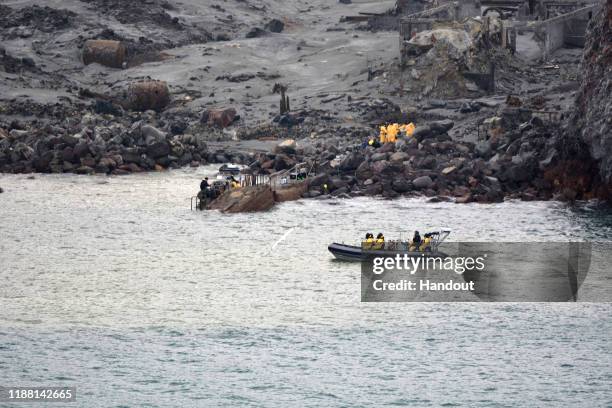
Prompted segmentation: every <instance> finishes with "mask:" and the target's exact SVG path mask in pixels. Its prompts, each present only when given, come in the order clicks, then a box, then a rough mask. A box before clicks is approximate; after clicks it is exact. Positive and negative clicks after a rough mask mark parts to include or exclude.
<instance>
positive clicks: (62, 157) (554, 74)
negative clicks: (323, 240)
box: [0, 1, 612, 203]
mask: <svg viewBox="0 0 612 408" xmlns="http://www.w3.org/2000/svg"><path fill="white" fill-rule="evenodd" d="M91 3H97V2H96V1H93V2H92V1H88V2H84V5H83V6H82V7H78V8H75V9H74V11H70V12H69V13H65V15H64V17H62V16H61V15H60V14H61V13H59V14H58V11H57V10H55V9H53V8H49V7H45V8H41V7H36V6H34V7H30V8H27V7H26V8H23V9H19V10H17V9H12V8H9V7H8V6H2V7H3V8H4V9H5V11H6V13H8V14H6V15H10V16H13V17H14V19H13V20H14V21H13V20H11V21H9V20H6V21H5V20H1V21H0V23H2V24H1V25H2V27H0V28H2V31H1V32H0V33H1V35H2V38H3V39H4V40H6V41H7V42H6V44H7V47H9V48H7V49H4V48H2V49H0V68H3V71H4V74H5V76H6V78H7V79H6V81H5V82H4V83H3V87H5V88H6V89H7V94H8V93H10V94H12V95H16V94H21V93H23V94H24V95H25V97H22V96H21V95H20V96H16V97H12V98H2V99H0V172H2V173H32V172H39V173H75V174H84V175H87V174H96V173H97V174H108V175H127V174H131V173H138V172H143V171H162V170H165V169H176V168H180V167H185V166H192V167H197V166H199V165H203V164H209V163H230V162H231V163H237V164H243V165H247V166H249V167H250V169H251V171H252V172H253V173H254V174H272V173H274V172H278V171H280V170H285V169H289V168H291V167H293V166H294V165H295V164H297V163H302V162H308V163H311V164H312V165H314V166H315V168H316V169H317V173H318V174H317V176H316V177H315V178H314V179H312V180H310V189H309V191H307V192H306V193H305V194H304V197H311V198H313V197H318V196H321V195H326V194H331V195H332V196H337V197H354V196H363V195H367V196H382V197H386V198H394V197H398V196H400V195H424V196H427V197H431V199H432V200H434V201H435V200H454V201H455V202H457V203H468V202H480V203H490V202H499V201H503V200H504V199H506V198H515V199H523V200H550V199H559V200H575V199H589V198H607V197H609V191H610V189H609V188H608V186H609V183H610V176H609V175H610V174H612V172H610V171H609V167H610V166H609V162H610V161H609V160H608V159H607V157H608V156H607V153H608V152H609V149H608V148H607V147H606V146H608V144H607V140H608V139H609V137H610V128H611V126H610V121H609V118H608V119H605V116H606V115H605V112H607V111H609V107H610V103H611V102H610V99H611V98H610V92H609V82H606V81H609V79H610V62H609V50H610V45H609V34H608V33H609V30H610V28H609V27H610V18H609V12H603V13H602V14H601V16H599V18H598V19H597V20H596V21H595V22H594V24H592V27H591V28H590V37H589V42H588V44H587V48H586V49H585V55H584V58H583V61H582V64H583V65H582V67H583V68H582V69H583V70H585V71H586V72H587V75H586V76H585V77H583V78H582V84H581V86H579V84H578V83H577V82H576V81H575V79H576V78H581V77H580V69H581V68H580V65H579V63H578V62H579V61H578V53H575V52H573V53H572V52H570V53H569V54H568V55H566V56H563V55H562V56H560V57H558V59H556V60H555V61H553V63H554V64H557V65H554V64H553V65H551V62H547V61H544V62H542V63H540V64H539V65H538V64H535V65H531V66H525V65H522V64H523V63H521V62H520V61H518V60H517V59H516V58H515V57H513V56H512V55H510V54H509V53H508V52H506V51H501V50H495V49H493V51H491V52H489V53H488V54H484V51H483V50H484V49H483V48H480V47H482V46H483V45H482V44H483V38H481V36H480V35H476V37H474V39H473V40H472V39H470V38H468V39H466V41H467V42H470V44H471V42H472V41H473V42H474V43H473V44H471V45H470V46H469V47H468V48H467V49H468V50H469V51H465V50H463V49H462V48H457V49H454V48H452V47H451V49H450V50H449V49H448V47H447V46H440V47H439V49H438V48H436V47H438V45H436V44H440V43H442V42H439V43H435V42H434V44H429V45H427V47H428V48H427V49H432V47H433V49H432V52H433V51H435V53H433V54H432V55H435V56H437V58H443V59H444V61H446V63H448V64H449V67H451V68H453V69H455V70H458V69H459V67H460V66H461V64H463V62H462V61H463V59H465V58H469V57H470V55H468V54H466V53H469V52H473V53H474V55H472V57H478V58H479V59H482V58H484V57H485V56H487V55H488V57H490V58H496V59H498V60H499V62H501V63H503V64H502V65H503V66H502V67H501V69H500V73H499V83H500V89H501V90H502V91H500V92H498V93H496V94H493V95H486V93H485V92H484V91H482V90H473V89H471V86H469V84H467V83H463V82H462V83H461V84H462V87H464V88H465V89H464V88H462V90H461V92H464V93H465V92H467V93H469V95H464V96H463V97H461V95H459V96H457V95H454V96H453V97H452V98H451V97H448V98H444V97H439V98H438V99H436V94H435V92H433V93H432V94H431V95H429V94H427V92H431V89H430V90H423V91H418V92H417V90H416V89H415V90H413V91H412V94H411V93H410V91H407V94H406V95H404V94H403V92H404V91H403V89H402V90H400V92H398V90H397V87H396V86H395V84H394V81H395V82H396V81H398V78H397V75H399V74H398V66H397V63H396V62H394V61H391V62H389V61H381V62H380V63H378V64H376V65H374V66H373V68H372V67H371V66H368V68H367V70H362V71H360V72H358V73H356V74H355V75H356V76H355V78H353V79H356V80H355V81H352V79H351V78H350V77H349V76H348V74H347V75H343V74H342V69H344V68H343V65H342V64H343V63H344V60H338V64H339V66H338V68H336V69H337V70H338V73H336V74H334V77H333V78H334V81H336V80H337V81H338V82H342V83H345V84H347V83H348V84H350V86H349V88H347V89H344V90H340V91H338V90H335V91H326V90H321V89H319V90H317V91H316V93H315V94H314V95H311V94H305V93H304V92H305V90H306V89H308V88H309V87H308V83H309V82H311V81H312V78H311V76H312V73H310V74H309V75H310V76H308V75H305V76H304V81H305V82H304V83H300V85H299V86H298V88H299V91H296V93H297V94H298V95H299V98H298V97H295V99H292V100H291V106H292V107H293V109H291V111H289V112H283V113H280V114H279V113H277V112H278V102H277V101H278V95H274V93H275V92H276V89H277V88H278V86H279V83H276V82H277V81H283V80H285V79H286V78H283V76H282V75H280V74H278V73H276V72H272V70H270V71H269V72H266V69H267V65H269V64H267V65H266V66H265V67H264V68H263V69H262V70H260V71H257V72H250V71H249V72H245V71H244V70H242V71H240V72H234V71H238V70H237V69H236V67H235V66H234V64H235V63H236V55H241V54H236V55H233V54H232V53H233V52H235V51H234V50H239V49H240V47H241V46H245V48H246V45H249V46H253V47H257V46H262V45H261V44H264V45H265V41H268V42H270V43H272V44H279V45H280V44H283V46H285V47H286V48H285V50H288V49H291V50H292V51H291V52H294V53H296V54H295V56H291V57H290V58H289V60H290V61H291V63H293V60H295V61H298V62H302V60H303V59H304V58H307V56H306V55H307V54H304V53H303V48H304V47H306V48H308V47H314V45H309V44H308V42H307V41H305V40H303V39H302V40H300V41H299V42H297V46H294V45H293V43H291V42H290V41H293V39H294V37H293V36H295V37H298V38H300V36H308V35H309V32H308V31H299V30H298V31H297V32H296V34H287V36H283V35H281V34H280V33H283V32H284V31H287V30H289V31H290V30H291V29H292V28H291V27H292V25H291V22H290V21H289V22H288V23H287V21H288V20H286V19H285V20H284V21H285V22H283V21H282V20H279V19H270V18H269V14H270V13H269V11H270V10H267V9H265V8H263V9H256V8H255V9H253V7H254V6H253V5H250V4H249V3H248V2H247V3H245V4H238V5H236V6H235V8H234V5H232V6H231V7H232V10H233V13H234V14H236V15H239V14H240V12H243V11H244V8H245V7H247V8H249V9H251V10H257V11H256V12H255V14H253V15H252V16H251V15H249V20H248V24H247V20H244V21H239V20H237V19H234V18H231V19H230V18H228V17H227V15H225V16H218V17H216V21H217V23H218V24H223V25H225V27H226V28H227V30H226V31H225V32H227V33H230V34H231V35H229V34H224V33H223V32H222V30H220V29H219V30H217V33H216V34H215V33H213V32H208V31H206V30H203V29H202V26H201V25H198V24H195V23H193V24H192V23H187V22H185V21H183V20H182V18H179V17H173V15H174V14H177V15H181V14H180V13H178V9H176V8H175V6H174V5H172V4H170V3H168V2H157V1H155V2H153V3H155V7H156V8H155V9H154V10H153V9H152V10H153V11H151V13H149V14H146V15H144V16H138V13H137V12H136V11H137V10H138V7H136V6H134V7H132V6H129V7H128V6H126V5H121V4H119V3H120V2H117V4H115V5H108V4H106V3H104V2H102V3H104V4H105V5H106V6H108V7H110V9H114V8H117V7H119V8H121V7H124V8H125V7H127V9H126V10H127V11H129V14H128V15H121V16H119V17H121V18H119V17H117V16H115V17H108V18H109V19H110V20H109V22H108V26H106V28H105V29H104V31H103V33H102V34H100V33H97V31H96V30H97V29H98V28H100V27H97V28H96V29H95V30H94V29H93V28H92V27H93V26H92V24H93V22H92V21H93V20H92V17H91V13H92V12H93V11H92V10H93V9H92V8H91ZM98 3H99V2H98ZM194 7H195V6H194ZM198 7H199V6H198ZM202 7H203V6H202ZM211 7H212V8H213V9H214V10H215V13H226V14H227V13H229V11H228V10H229V9H227V10H226V9H225V8H222V10H219V9H218V7H213V6H211ZM219 7H220V6H219ZM227 7H229V5H228V6H227ZM338 7H344V6H342V5H336V6H334V12H333V13H331V14H330V16H329V20H326V21H327V22H320V20H319V19H320V18H321V17H320V16H318V15H317V14H316V13H315V12H314V10H315V9H313V8H311V9H309V10H305V11H303V12H300V13H298V14H297V15H298V16H299V17H296V18H297V19H296V21H299V19H300V18H301V19H303V21H304V22H308V21H311V22H312V23H313V24H315V23H316V24H320V27H319V26H316V25H315V27H317V28H318V29H320V30H321V32H322V33H325V35H329V36H340V35H342V34H343V33H342V30H344V34H349V33H359V34H353V37H352V38H359V37H360V36H363V37H365V38H368V37H371V39H368V40H367V41H374V42H372V43H371V44H370V43H368V44H369V45H370V46H371V47H375V46H378V45H379V44H380V43H377V42H375V41H381V40H382V39H384V40H385V41H388V39H387V37H385V35H384V34H383V35H381V34H378V33H369V32H367V31H364V30H363V29H359V28H357V29H355V28H349V27H348V26H342V30H336V29H334V30H330V29H329V27H325V24H328V23H329V22H330V21H332V20H331V19H332V18H336V17H337V14H334V13H339V12H341V11H340V9H338ZM609 8H610V6H609V5H608V9H609ZM182 11H183V12H185V13H187V12H190V13H195V14H194V16H196V15H197V16H202V15H206V14H205V13H203V12H202V11H201V10H195V11H194V10H191V9H189V10H187V9H186V10H182ZM206 18H209V17H206ZM241 18H243V17H241ZM244 18H246V17H244ZM112 19H117V21H118V22H116V21H115V22H114V20H112ZM309 19H311V20H309ZM15 21H20V23H19V24H21V25H19V24H17V25H16V23H15ZM77 22H81V23H83V22H85V23H87V24H86V26H87V27H89V28H90V31H88V32H87V33H88V35H89V36H84V35H83V34H79V35H78V36H77V35H76V32H75V30H76V27H77V24H76V23H77ZM158 23H159V24H161V25H159V24H158ZM134 25H136V26H138V27H139V30H142V31H143V32H144V33H151V35H152V37H154V38H156V39H157V40H156V41H157V42H155V41H153V42H151V41H146V40H141V41H140V43H136V42H135V40H134V38H132V37H130V36H129V35H128V34H127V33H128V32H129V30H128V28H131V27H132V28H133V27H134ZM253 27H255V28H257V27H264V28H265V29H262V28H258V29H257V30H254V28H253ZM115 29H116V30H117V31H121V32H123V33H124V34H122V35H119V34H116V33H114V31H113V30H115ZM109 30H110V31H109ZM58 33H64V34H66V35H68V34H70V35H71V36H74V39H70V40H69V41H68V43H67V45H68V46H75V47H82V46H83V44H84V43H86V42H87V41H89V40H91V38H94V37H95V38H98V39H101V43H100V44H102V45H100V46H101V47H107V46H108V47H111V48H112V45H113V44H114V43H112V41H122V42H123V43H122V44H120V47H119V48H118V49H120V50H121V58H123V56H124V54H125V55H128V56H130V57H129V58H127V57H126V62H125V63H123V64H122V63H121V61H119V64H118V66H121V65H123V68H125V69H123V70H122V69H110V68H104V67H101V66H99V65H98V64H91V65H88V66H87V67H85V68H84V67H83V65H82V63H81V62H80V61H75V60H74V58H73V56H71V55H69V54H66V55H64V54H61V53H60V52H59V51H57V53H56V54H55V55H51V54H45V53H44V52H43V51H41V50H40V49H39V48H38V47H39V45H38V42H40V41H42V40H45V39H48V38H51V37H53V36H54V35H56V34H58ZM96 33H97V34H96ZM179 34H180V35H179ZM221 34H223V35H221ZM228 35H229V37H228ZM466 35H467V34H466ZM68 37H70V36H68ZM230 37H232V38H238V37H242V38H245V39H247V40H241V41H242V42H240V41H237V42H234V43H228V41H229V40H230ZM70 38H72V37H70ZM171 38H174V39H175V41H171V40H170V39H171ZM333 38H334V41H337V44H345V43H347V40H346V38H344V37H342V38H340V37H333ZM176 39H178V40H176ZM316 39H318V37H312V38H311V37H308V41H310V42H311V43H313V44H314V43H315V42H316ZM23 41H28V42H30V44H31V48H32V50H33V53H32V57H31V58H30V57H16V56H15V53H16V52H17V51H16V50H17V49H18V48H19V47H21V45H20V44H21V43H22V42H23ZM258 41H263V43H261V44H260V42H258ZM364 41H365V40H364ZM606 41H607V42H606ZM287 42H288V45H287V44H286V43H287ZM205 43H206V44H207V43H211V44H215V45H206V46H203V47H200V48H193V46H192V45H191V44H205ZM90 44H93V45H91V47H93V48H92V50H93V51H91V52H94V51H95V46H96V43H90ZM185 44H186V45H185ZM600 44H607V45H600ZM183 45H185V46H186V47H188V48H185V51H189V52H193V51H194V50H195V51H197V52H199V53H201V54H202V56H201V57H198V58H199V59H197V60H194V61H195V62H194V63H192V62H190V60H188V59H184V60H183V62H180V60H181V58H186V57H184V56H181V55H180V51H179V54H175V55H165V54H163V52H162V51H163V50H165V49H167V48H168V47H180V46H183ZM488 46H490V45H488ZM11 47H12V48H11ZM189 47H191V48H189ZM445 47H446V48H445ZM124 48H125V49H124ZM331 49H334V48H333V47H332V48H331ZM126 50H127V51H126ZM462 50H463V51H462ZM459 51H461V52H459ZM88 52H89V51H88ZM245 52H246V51H245ZM285 52H289V51H285ZM326 52H328V50H327V49H326V48H320V49H318V50H317V52H316V53H326ZM419 52H421V51H419ZM152 53H153V54H155V58H152V57H151V56H152ZM224 53H226V54H227V56H225V57H224V58H226V59H219V60H218V61H220V62H219V64H217V65H219V66H223V69H225V72H224V73H222V74H214V73H213V72H212V71H214V70H215V68H216V67H217V66H213V65H199V64H205V63H206V62H207V61H208V60H207V58H213V56H215V55H220V54H224ZM316 53H315V54H316ZM429 54H430V53H427V54H425V56H421V57H418V56H417V57H415V58H423V60H422V61H421V63H420V64H421V65H422V66H421V65H419V63H415V65H414V68H413V69H412V70H410V75H411V76H412V77H414V78H421V79H420V81H421V82H422V84H421V85H420V86H421V87H423V85H427V84H428V83H429V82H427V81H428V80H427V79H426V76H425V74H424V72H423V70H425V69H426V68H425V67H426V64H425V62H427V61H428V60H429V59H430V58H431V56H427V55H429ZM451 54H452V55H455V54H457V55H456V56H452V57H449V55H451ZM244 55H245V58H250V57H248V55H247V54H244ZM334 55H338V53H335V54H334ZM146 56H148V57H151V58H148V57H147V58H148V59H147V58H145V57H146ZM94 57H95V55H94ZM94 57H92V58H94ZM294 57H295V58H294ZM488 57H487V58H488ZM53 58H59V59H67V60H69V62H67V63H65V64H64V65H63V66H62V68H61V69H58V70H50V69H49V66H48V65H52V64H51V62H50V61H51V59H53ZM194 58H195V57H194ZM219 58H221V57H219ZM316 58H321V57H316ZM485 59H486V58H485ZM137 60H138V61H137ZM166 60H168V61H173V60H177V61H179V62H166ZM151 61H153V63H151V64H144V65H142V66H139V65H140V64H143V63H145V62H151ZM346 61H347V62H348V63H352V60H351V58H347V59H346ZM169 63H172V64H175V65H171V66H170V67H169V68H165V64H169ZM156 64H158V65H156ZM190 64H191V65H190ZM223 64H225V65H223ZM452 64H456V67H455V66H451V65H452ZM303 65H304V66H305V67H306V68H305V69H308V68H307V67H308V65H309V64H308V63H304V64H303ZM183 66H185V67H188V68H189V69H190V70H191V71H189V72H196V71H197V72H199V73H198V74H197V75H195V74H190V75H192V76H189V77H188V79H186V80H177V79H173V78H172V76H171V75H170V78H169V79H170V80H173V81H174V82H173V84H172V85H170V86H169V87H168V85H167V84H166V81H163V80H153V79H152V78H151V77H150V76H148V75H143V74H150V73H157V75H156V76H157V77H160V76H161V77H163V76H168V75H167V74H166V72H169V71H171V70H172V69H177V68H178V67H183ZM92 67H93V68H92ZM417 68H418V69H419V70H421V71H417ZM232 70H234V71H232ZM0 72H2V70H0ZM80 72H87V75H90V76H91V78H87V80H81V78H80V77H79V76H80V75H81V74H80ZM453 72H454V71H453ZM318 74H319V72H318V71H315V75H318ZM351 81H352V82H351ZM453 81H455V79H453ZM453 81H451V82H449V83H448V84H445V87H442V88H441V89H439V90H438V91H439V92H442V91H444V92H449V90H451V88H452V87H450V88H449V87H448V86H449V84H450V85H452V83H454V82H453ZM461 81H463V80H461ZM200 82H201V83H200ZM417 82H418V81H417ZM515 82H516V83H517V92H516V94H515V93H513V92H511V91H510V90H511V89H512V86H513V84H514V83H515ZM519 82H520V84H523V85H524V84H528V85H529V86H527V87H523V88H519V85H518V83H519ZM606 83H608V85H606ZM143 84H144V85H143ZM273 85H274V86H273ZM523 85H520V86H523ZM139 86H140V88H138V87H139ZM425 88H427V86H425ZM3 89H4V88H3ZM135 89H136V91H138V89H140V91H138V92H142V93H141V94H138V93H136V94H135V92H136V91H135ZM209 89H211V91H209ZM273 89H274V90H273ZM237 92H241V93H242V94H241V95H242V98H243V99H235V98H234V95H236V93H237ZM574 92H576V104H574V95H573V93H574ZM251 93H253V94H256V93H259V96H254V95H252V94H251ZM220 94H222V95H223V97H224V102H225V103H220V101H219V100H218V98H219V97H220ZM206 95H208V96H206ZM270 95H274V96H273V98H274V99H272V100H271V99H269V96H270ZM283 95H284V94H283ZM49 98H51V99H52V101H51V102H49V101H47V99H49ZM236 98H237V96H236ZM245 98H246V99H245ZM589 98H591V99H589ZM271 101H273V103H270V102H271ZM283 103H285V102H283ZM288 105H289V99H287V102H286V108H288ZM281 106H283V105H282V104H281ZM606 109H607V110H606ZM608 116H609V115H608ZM408 121H410V122H414V123H415V124H416V131H415V133H414V135H413V137H403V138H400V140H398V141H397V142H396V143H387V144H383V145H382V146H380V147H378V148H374V147H371V146H367V140H368V138H370V137H373V136H376V135H377V133H378V126H379V125H381V124H384V123H393V122H398V123H407V122H408ZM586 129H588V133H587V132H586V131H585V130H586ZM287 140H290V141H289V142H286V143H280V142H282V141H287ZM242 141H252V142H253V143H252V144H251V145H250V147H249V148H244V147H241V146H240V142H242ZM279 143H280V144H279ZM276 144H279V145H278V146H276V147H275V148H271V147H273V146H274V145H276Z"/></svg>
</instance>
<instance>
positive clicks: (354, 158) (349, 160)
mask: <svg viewBox="0 0 612 408" xmlns="http://www.w3.org/2000/svg"><path fill="white" fill-rule="evenodd" d="M363 161H364V157H363V155H362V154H361V153H358V152H353V153H351V154H349V155H348V156H347V157H346V158H345V159H344V160H342V163H340V170H342V171H351V170H356V169H357V168H358V167H359V165H360V164H361V163H362V162H363Z"/></svg>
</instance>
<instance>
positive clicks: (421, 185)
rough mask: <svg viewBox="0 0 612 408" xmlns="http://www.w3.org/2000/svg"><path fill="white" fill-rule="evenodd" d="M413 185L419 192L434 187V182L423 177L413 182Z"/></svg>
mask: <svg viewBox="0 0 612 408" xmlns="http://www.w3.org/2000/svg"><path fill="white" fill-rule="evenodd" d="M412 185H413V186H414V188H417V189H419V190H425V189H428V188H430V187H431V186H432V185H433V180H432V179H431V177H429V176H421V177H417V178H415V179H414V180H412Z"/></svg>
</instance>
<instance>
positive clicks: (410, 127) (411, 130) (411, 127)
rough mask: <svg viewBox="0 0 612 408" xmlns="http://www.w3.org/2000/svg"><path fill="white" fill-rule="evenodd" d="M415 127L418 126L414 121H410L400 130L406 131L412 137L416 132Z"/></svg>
mask: <svg viewBox="0 0 612 408" xmlns="http://www.w3.org/2000/svg"><path fill="white" fill-rule="evenodd" d="M414 129H416V126H414V123H412V122H410V123H409V124H407V125H402V126H400V130H401V131H402V132H404V133H405V134H406V136H410V137H412V135H413V134H414Z"/></svg>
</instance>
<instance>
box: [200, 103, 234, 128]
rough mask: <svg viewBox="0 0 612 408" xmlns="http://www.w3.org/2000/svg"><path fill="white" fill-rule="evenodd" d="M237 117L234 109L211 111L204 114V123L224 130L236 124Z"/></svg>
mask: <svg viewBox="0 0 612 408" xmlns="http://www.w3.org/2000/svg"><path fill="white" fill-rule="evenodd" d="M237 116H238V115H237V112H236V109H234V108H225V109H210V110H207V111H205V112H204V113H203V114H202V122H203V123H206V124H208V125H209V126H216V127H219V128H222V129H223V128H226V127H228V126H229V125H231V124H232V123H234V120H236V117H237Z"/></svg>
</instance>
